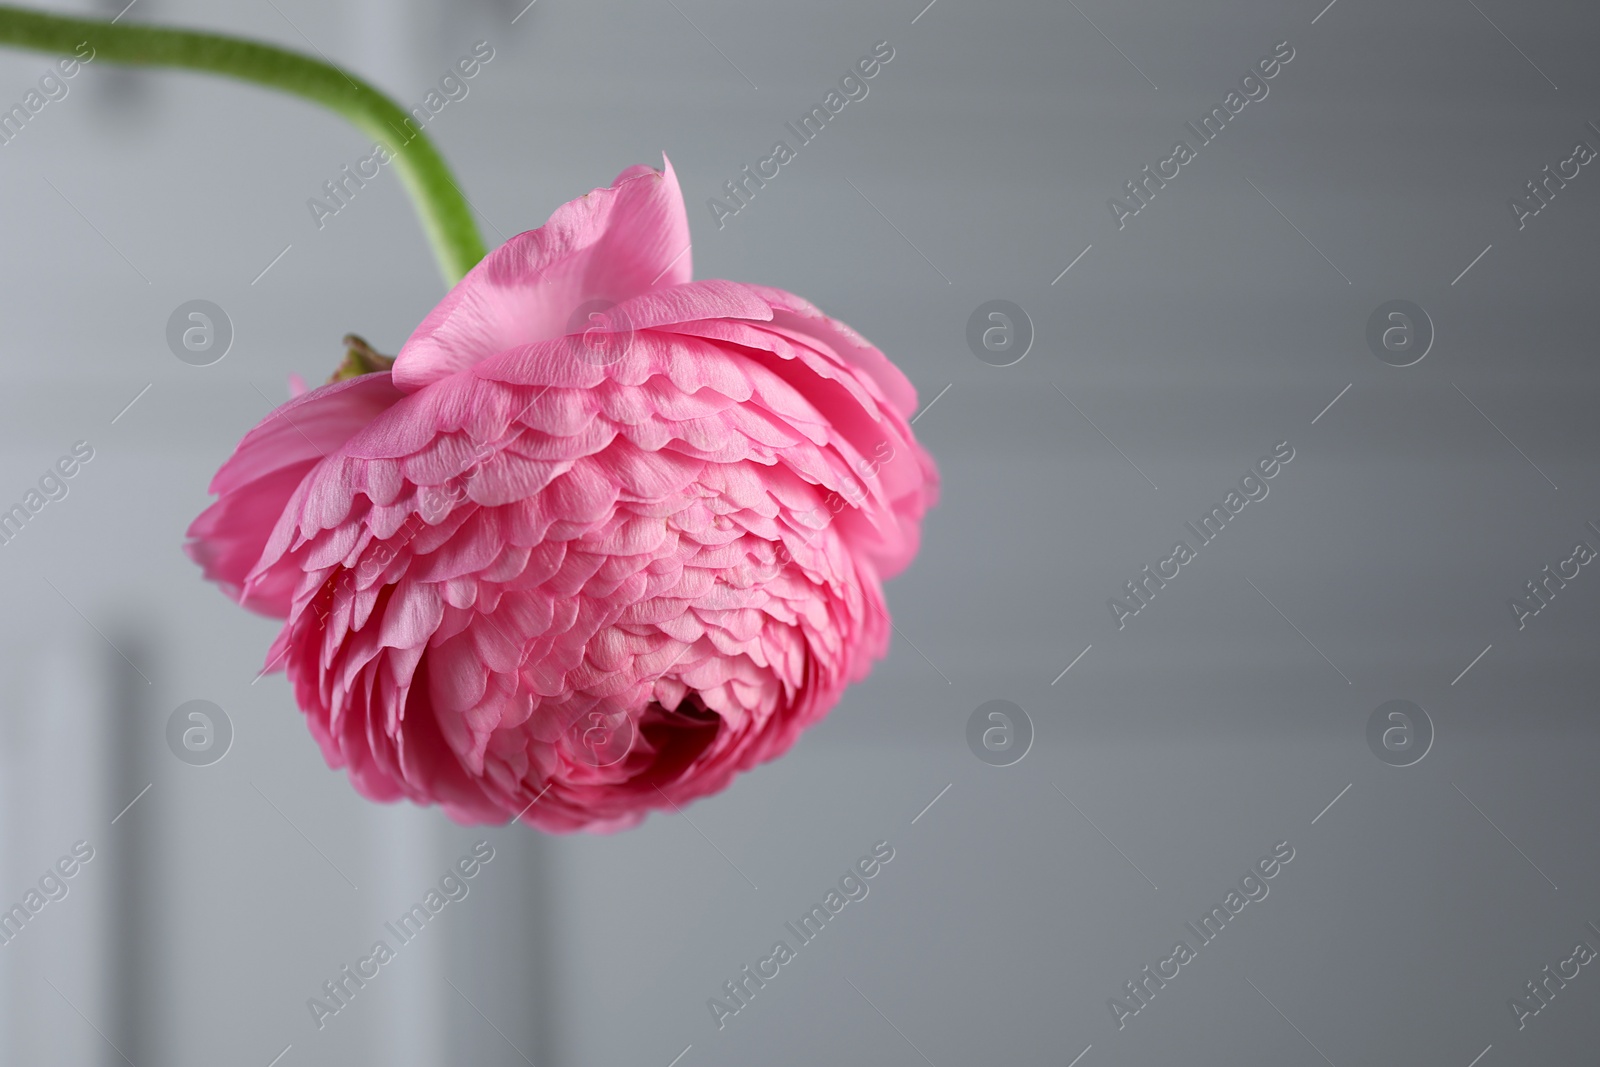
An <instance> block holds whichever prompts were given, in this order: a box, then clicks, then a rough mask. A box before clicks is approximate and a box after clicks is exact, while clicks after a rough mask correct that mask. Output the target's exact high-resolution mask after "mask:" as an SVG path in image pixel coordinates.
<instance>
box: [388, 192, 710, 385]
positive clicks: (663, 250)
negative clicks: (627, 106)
mask: <svg viewBox="0 0 1600 1067" xmlns="http://www.w3.org/2000/svg"><path fill="white" fill-rule="evenodd" d="M692 258H693V254H692V253H691V252H690V250H689V218H688V215H687V213H686V212H685V211H684V206H683V193H682V192H681V191H680V190H679V188H678V177H677V175H676V174H674V173H673V170H672V163H671V162H670V161H665V163H664V168H663V170H661V171H655V170H652V169H650V168H649V167H643V166H635V167H629V168H628V169H627V170H625V171H623V172H622V173H621V174H619V175H618V176H617V180H616V181H615V182H614V183H613V184H612V185H611V187H610V188H608V189H596V190H594V191H593V192H591V193H589V194H588V195H586V196H583V197H581V198H579V199H577V200H574V201H572V202H570V203H568V204H565V205H563V206H562V207H561V208H559V209H558V210H557V211H556V212H555V214H553V215H551V216H550V221H549V222H547V223H545V225H544V226H542V227H540V228H539V229H537V230H530V231H528V232H527V233H520V234H518V235H517V236H515V237H513V238H512V239H511V240H509V241H507V242H506V243H505V244H503V245H501V246H500V247H499V248H497V249H495V250H494V251H493V252H491V253H489V255H488V256H486V257H484V259H483V261H482V262H481V263H479V264H478V265H477V266H475V267H473V268H472V270H471V271H470V272H469V273H468V274H467V276H466V277H465V278H463V279H462V280H461V282H460V284H458V285H457V286H456V287H455V288H454V289H452V290H451V291H450V295H448V296H447V297H445V298H444V300H443V301H441V302H440V304H439V306H438V307H436V308H434V309H433V311H432V312H430V313H429V315H428V317H427V318H425V319H423V320H422V324H421V325H420V326H418V327H417V329H416V331H415V332H414V333H412V335H411V338H410V340H408V341H407V342H406V343H405V345H404V347H402V348H401V350H400V355H399V357H398V358H397V359H396V361H395V366H394V378H395V384H396V385H398V386H399V387H400V388H401V389H403V390H405V391H406V392H408V393H409V392H414V391H416V390H417V389H420V388H422V387H423V386H424V385H427V384H429V383H430V382H435V381H438V380H439V379H441V378H443V377H445V376H447V375H449V374H453V373H455V372H456V371H459V370H463V369H465V368H466V367H470V366H471V365H472V364H474V363H476V362H478V361H479V360H481V359H484V358H485V357H487V356H490V355H493V354H494V353H496V352H500V351H503V350H504V349H507V348H511V347H514V346H516V345H522V344H527V343H529V342H532V341H545V340H549V339H551V338H555V337H560V336H563V335H565V334H568V333H572V332H574V324H573V321H572V320H573V316H574V314H577V313H580V312H581V311H582V310H584V308H585V305H588V304H595V305H597V306H604V305H606V304H616V303H620V302H621V301H623V300H626V299H628V298H629V297H631V296H635V295H637V294H639V293H642V292H645V291H646V290H648V289H651V288H653V287H655V286H657V285H665V286H670V285H676V284H678V283H679V282H685V281H688V280H689V278H690V277H691V276H692V273H693V272H692V263H691V260H692ZM589 321H590V320H589V319H588V318H587V316H586V315H585V316H584V317H583V318H582V322H581V325H583V326H587V325H588V324H589Z"/></svg>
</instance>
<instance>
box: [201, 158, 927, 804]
mask: <svg viewBox="0 0 1600 1067" xmlns="http://www.w3.org/2000/svg"><path fill="white" fill-rule="evenodd" d="M688 249H689V224H688V218H687V216H686V214H685V212H684V206H683V196H682V193H681V192H680V191H679V188H678V182H677V179H676V177H675V176H674V175H673V172H672V168H671V164H670V163H668V164H667V167H666V170H665V171H664V172H660V171H655V170H653V169H650V168H648V167H633V168H630V169H628V170H626V171H624V172H623V173H622V174H621V175H619V176H618V178H617V180H616V182H615V184H613V185H612V186H611V187H610V188H607V189H596V190H595V191H594V192H591V193H589V194H588V195H587V196H584V197H582V198H581V199H578V200H574V201H572V202H571V203H569V204H567V205H565V206H564V207H562V208H561V209H560V210H558V211H557V212H556V213H555V214H554V215H553V216H551V218H550V221H549V222H548V223H547V224H546V225H545V226H544V227H543V228H542V229H538V230H534V231H531V232H528V233H523V234H520V235H518V236H516V237H513V238H512V239H511V240H510V241H508V242H506V244H505V245H503V246H501V247H500V248H499V249H497V250H495V251H494V252H492V253H491V254H490V255H489V256H488V257H487V258H485V259H484V260H483V262H481V263H479V264H478V265H477V266H476V267H474V268H473V269H472V271H471V272H470V273H469V274H468V275H467V276H466V277H465V278H463V279H462V280H461V282H460V283H459V284H457V285H456V287H455V288H454V289H452V290H451V292H450V294H449V295H448V296H446V297H445V299H444V301H443V302H442V303H441V304H439V306H438V307H436V308H435V309H434V310H433V312H432V313H431V314H429V315H428V317H427V318H426V319H424V320H423V322H422V324H421V325H420V326H419V327H418V328H417V330H416V332H415V333H413V334H412V335H411V338H410V339H409V340H408V341H407V342H406V343H405V345H404V347H402V348H401V350H400V353H399V355H398V357H396V359H395V361H394V364H393V367H392V369H390V370H387V371H383V372H379V373H368V374H362V375H360V376H357V377H353V378H349V379H348V380H342V381H337V382H334V383H333V384H330V385H326V386H323V387H322V388H319V389H314V390H312V391H310V392H306V393H304V394H303V395H300V396H296V397H295V398H294V399H292V400H290V401H289V402H288V403H287V404H285V405H283V406H282V407H280V408H279V409H278V410H277V411H275V412H273V413H272V414H271V415H270V416H268V417H267V418H266V419H265V420H264V421H263V422H262V423H261V425H259V426H257V427H256V428H255V429H254V430H252V431H251V432H250V433H249V434H248V435H246V436H245V438H244V440H243V441H242V442H240V444H239V447H238V448H237V449H236V450H235V452H234V454H233V456H232V457H231V458H230V459H229V460H228V461H227V463H225V464H224V465H223V467H222V469H221V470H220V471H218V473H217V476H216V478H215V479H214V480H213V482H212V484H211V491H212V492H213V493H215V494H217V496H218V497H219V499H218V500H217V502H216V503H215V504H213V505H212V506H211V507H210V508H209V509H207V510H206V512H205V513H204V514H202V515H201V516H200V517H199V518H198V519H197V520H195V523H194V525H193V526H192V527H191V528H190V530H189V534H190V537H191V542H190V544H189V545H188V551H189V553H190V555H191V556H192V557H193V558H194V559H195V560H196V561H197V562H198V563H199V564H200V565H201V566H202V567H203V568H204V569H205V573H206V577H208V578H210V579H211V580H212V581H215V582H217V583H218V584H219V585H221V586H222V587H223V588H224V589H225V590H226V591H227V592H228V593H229V594H230V595H231V596H232V597H234V598H235V599H236V600H238V601H239V603H241V604H243V605H244V606H246V607H248V608H252V609H254V610H256V611H259V612H262V613H264V614H268V615H272V616H275V617H279V618H282V619H284V620H285V622H284V626H283V629H282V631H281V633H280V634H279V636H278V639H277V641H276V642H275V643H274V645H273V647H272V649H271V650H270V652H269V654H268V665H269V666H277V665H280V664H281V665H282V666H283V668H284V669H286V670H287V673H288V677H289V680H290V682H291V683H292V684H293V686H294V691H295V695H296V698H297V700H298V702H299V704H300V706H301V708H303V709H304V711H305V714H306V719H307V721H308V722H309V724H310V726H311V731H312V733H313V734H314V735H315V736H316V738H317V741H318V743H319V744H320V745H321V746H322V751H323V755H324V756H325V757H326V759H327V761H328V763H329V764H330V765H332V766H334V767H345V768H347V769H348V771H349V774H350V778H351V780H352V781H353V782H354V783H355V786H356V788H357V789H358V790H359V791H360V792H361V793H363V794H364V795H366V796H368V797H370V798H372V799H375V800H385V801H390V800H398V799H400V798H402V797H403V798H408V799H410V800H412V801H415V802H418V803H432V802H437V803H439V804H441V805H443V806H444V808H445V810H446V811H447V812H448V813H449V814H450V816H451V817H453V818H455V819H457V820H459V821H462V822H489V821H502V820H505V819H508V818H510V817H512V816H514V815H517V814H519V813H520V814H521V815H522V818H523V819H524V820H526V821H527V822H530V823H533V824H535V825H537V826H539V827H541V828H543V829H545V830H551V831H570V830H579V829H585V830H599V831H607V830H617V829H621V828H624V827H628V826H632V825H634V824H636V823H638V822H639V821H640V820H641V819H642V818H643V817H644V815H645V813H646V812H647V811H648V810H649V809H651V808H666V807H669V806H674V805H682V804H685V803H687V802H689V801H691V800H693V799H695V798H697V797H702V796H706V795H707V794H710V793H715V792H717V791H719V790H721V789H723V788H724V787H725V786H727V785H728V783H729V782H730V780H731V779H732V778H733V776H734V775H735V774H737V773H738V772H740V771H743V770H747V769H749V768H751V767H753V766H754V765H755V764H757V763H759V762H762V761H765V760H770V759H773V758H775V757H776V756H778V755H780V754H782V753H783V752H784V751H785V750H787V749H788V748H789V746H790V745H792V744H793V743H794V741H795V739H796V737H797V736H798V735H799V733H800V731H801V730H803V729H804V728H805V727H807V726H809V725H811V724H812V723H815V722H816V721H817V720H819V719H820V718H821V717H822V716H823V715H825V714H826V713H827V712H828V710H829V709H830V708H832V707H833V705H834V704H835V703H836V702H837V701H838V699H839V696H840V694H841V693H842V692H843V690H844V688H845V686H846V685H848V684H849V683H851V682H854V681H857V680H859V679H861V678H863V677H864V676H865V675H866V674H867V672H868V670H869V668H870V666H871V664H872V662H873V661H874V660H875V659H877V658H879V657H881V656H882V655H883V654H884V652H885V651H886V649H887V646H888V640H889V632H890V625H889V619H888V615H887V611H886V608H885V606H884V600H883V589H882V583H883V581H884V579H886V578H889V577H891V576H892V575H894V574H895V573H897V572H899V571H900V570H902V569H903V568H905V567H906V565H907V564H908V563H909V562H910V561H911V558H912V557H913V556H914V555H915V553H916V550H917V543H918V536H919V525H920V522H921V519H922V515H923V512H924V511H925V510H926V509H927V508H928V507H929V506H930V505H931V504H932V502H933V499H934V496H935V495H936V491H937V473H936V471H935V469H934V466H933V463H932V461H931V460H930V459H929V457H928V455H927V454H926V453H925V452H924V451H923V449H922V448H921V447H920V446H919V445H918V444H917V442H916V440H915V439H914V438H913V436H912V432H911V427H910V425H909V424H908V422H907V419H908V418H909V417H910V416H911V414H912V412H913V411H914V410H915V403H916V395H915V392H914V391H913V389H912V388H911V385H910V383H909V382H907V380H906V378H905V376H904V375H902V374H901V373H900V371H899V370H897V369H896V368H895V367H894V366H893V364H891V363H890V362H889V361H888V359H886V358H885V357H884V355H883V354H882V353H881V352H879V351H878V350H877V349H876V348H874V347H873V346H872V345H870V344H868V343H867V342H866V341H865V340H863V339H862V338H861V337H860V336H859V335H857V334H856V333H855V332H853V331H852V330H850V329H849V328H848V327H847V326H845V325H843V324H842V323H838V322H835V321H834V320H832V319H829V318H827V317H825V316H823V315H822V314H821V313H820V312H818V311H817V310H816V309H815V308H813V307H812V306H811V305H810V304H808V303H806V302H805V301H804V300H801V299H800V298H798V297H795V296H792V295H790V294H789V293H786V292H783V291H781V290H777V289H770V288H765V287H763V286H756V285H744V284H740V283H736V282H727V281H699V282H696V281H691V280H690V256H689V251H688Z"/></svg>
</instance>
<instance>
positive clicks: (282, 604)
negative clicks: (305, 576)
mask: <svg viewBox="0 0 1600 1067" xmlns="http://www.w3.org/2000/svg"><path fill="white" fill-rule="evenodd" d="M402 396H403V394H402V393H400V392H399V391H398V390H397V389H395V387H394V385H393V384H392V383H391V382H390V381H389V376H388V375H387V374H368V375H364V376H362V377H360V378H351V379H348V380H346V381H342V382H336V383H334V384H333V385H326V386H323V387H322V388H320V389H316V390H313V391H311V392H308V393H303V394H301V395H299V396H297V397H295V398H294V399H293V400H290V401H289V402H288V403H287V404H284V405H283V406H282V407H280V408H278V409H277V410H276V411H274V412H273V413H272V414H270V415H268V416H267V417H266V418H265V419H264V420H262V422H261V423H260V425H258V426H257V427H256V428H255V429H253V430H251V431H250V432H249V433H248V434H246V435H245V438H244V440H242V441H240V442H239V446H238V447H237V448H235V449H234V450H233V456H232V457H231V458H229V460H228V461H227V462H226V463H224V464H223V465H222V469H220V470H219V471H217V475H216V477H215V478H213V479H212V480H211V491H212V492H213V493H216V494H218V496H219V499H218V500H217V502H216V503H215V504H213V505H211V507H209V508H207V509H206V510H205V511H204V512H202V513H201V514H200V517H199V518H197V519H195V520H194V522H193V523H192V524H191V525H190V526H189V538H190V541H189V543H188V544H186V545H185V546H184V551H185V552H187V553H188V555H189V558H190V559H192V560H194V561H195V562H196V563H198V564H200V566H201V567H202V568H203V569H204V571H205V576H206V577H207V578H209V579H211V580H212V581H214V582H216V583H217V584H218V585H220V586H222V588H223V589H224V590H225V591H226V592H227V594H228V595H229V596H231V597H232V598H233V599H235V600H237V601H238V602H239V603H240V604H242V605H243V606H245V607H247V608H249V609H250V610H252V611H258V612H260V613H262V614H263V615H271V616H274V617H277V618H283V617H285V616H287V615H288V614H289V608H290V598H291V595H292V594H293V592H294V586H295V583H296V582H298V581H299V578H300V572H299V570H298V568H282V569H279V570H278V571H275V572H273V573H271V574H269V575H268V576H267V577H266V578H264V579H258V580H257V581H256V582H254V583H251V584H250V587H249V589H248V590H246V578H247V577H248V576H249V574H250V571H251V570H252V569H253V568H254V567H255V565H256V562H257V561H258V560H259V559H260V558H261V552H262V549H263V548H265V547H266V544H267V539H268V537H269V536H270V535H271V533H272V529H273V527H274V526H275V525H276V524H277V522H278V520H279V518H280V517H281V516H282V514H283V512H284V510H285V508H286V507H287V505H288V503H289V500H290V498H291V497H293V496H294V494H295V491H296V490H297V489H298V488H299V486H300V483H301V482H302V481H303V480H304V478H305V476H306V475H307V474H308V473H310V471H311V469H312V468H313V467H315V466H316V465H317V464H318V463H319V462H321V461H322V459H323V457H324V456H326V455H328V454H330V453H332V452H335V451H337V450H338V449H339V448H341V447H342V446H343V445H344V443H345V442H346V441H348V440H349V439H350V438H351V437H352V436H353V435H354V434H355V433H356V432H357V431H359V430H360V429H361V428H362V427H363V426H366V425H367V424H368V423H370V422H371V421H372V420H373V419H374V418H376V417H377V416H378V415H379V414H381V413H382V412H383V411H385V410H387V409H388V408H389V406H390V405H392V404H394V402H395V401H397V400H399V399H401V397H402Z"/></svg>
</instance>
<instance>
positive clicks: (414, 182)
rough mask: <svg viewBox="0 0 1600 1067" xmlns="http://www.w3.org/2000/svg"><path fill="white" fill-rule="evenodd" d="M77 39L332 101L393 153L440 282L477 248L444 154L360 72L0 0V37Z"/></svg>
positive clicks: (20, 43) (124, 57)
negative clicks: (9, 4)
mask: <svg viewBox="0 0 1600 1067" xmlns="http://www.w3.org/2000/svg"><path fill="white" fill-rule="evenodd" d="M85 43H86V44H87V45H88V47H89V48H91V49H93V52H92V53H89V54H91V55H92V57H93V58H94V59H95V60H102V59H103V60H108V61H110V62H112V63H126V64H129V65H131V66H146V67H179V68H183V69H186V70H199V71H206V72H208V73H211V74H223V75H226V76H228V77H230V78H238V79H239V80H241V81H247V82H255V83H256V84H257V85H265V86H268V87H270V88H273V89H278V90H281V91H283V92H286V93H293V94H294V95H296V96H300V97H304V98H305V99H307V100H311V101H314V102H315V103H318V104H322V105H324V106H325V107H328V108H331V109H333V110H334V111H337V112H338V113H339V114H341V115H343V116H344V117H345V118H347V119H349V120H350V121H351V122H352V123H354V124H355V125H356V126H357V127H359V128H360V129H361V130H362V131H363V132H365V133H366V134H367V135H368V136H370V137H372V138H374V139H375V140H376V141H378V142H379V143H381V144H382V145H384V146H385V147H386V148H387V149H388V150H389V152H390V154H391V155H392V156H393V157H394V163H395V167H396V168H397V169H398V170H399V172H400V178H401V180H402V181H403V182H404V183H405V187H406V191H407V192H409V193H410V194H411V199H412V201H413V203H414V204H415V205H416V209H417V214H418V215H419V216H421V219H422V228H423V230H424V231H425V232H426V233H427V235H428V241H429V243H430V244H431V245H432V246H433V252H434V256H435V257H436V258H437V259H438V261H439V269H440V270H441V271H442V272H443V273H444V276H445V280H446V282H448V283H450V284H452V285H453V284H455V283H456V282H457V281H459V280H460V279H461V277H462V275H464V274H466V272H467V271H468V270H470V269H471V268H472V266H473V264H475V263H477V262H478V261H479V260H480V259H482V258H483V256H484V247H483V238H482V237H480V236H479V234H478V227H477V224H476V223H474V222H473V219H472V209H471V207H470V205H468V203H467V199H466V197H465V196H463V195H462V194H461V190H460V189H459V188H458V187H457V186H456V183H455V181H454V180H453V179H452V177H451V174H450V168H449V166H448V165H447V164H446V163H445V161H444V157H443V156H441V155H440V154H439V150H438V149H436V148H435V147H434V146H433V142H431V141H430V140H429V139H428V138H427V136H426V135H425V134H424V133H423V132H422V131H421V130H420V129H418V128H417V126H416V124H415V122H413V121H412V120H411V116H410V115H408V114H407V113H406V112H404V111H402V110H401V109H400V107H399V105H397V104H396V103H395V102H394V101H393V100H390V99H389V98H388V97H387V96H384V95H383V94H382V93H381V92H379V91H378V90H377V89H375V88H373V87H372V86H370V85H368V84H367V83H366V82H364V81H362V80H361V79H360V78H357V77H355V76H354V75H351V74H346V73H345V72H344V71H342V70H340V69H339V68H338V67H335V66H333V65H332V64H331V63H325V62H322V61H321V60H316V59H311V58H310V57H308V56H303V55H299V54H297V53H294V52H290V51H288V50H286V49H283V48H277V47H275V46H273V45H269V44H260V43H257V42H255V41H246V40H241V39H239V38H236V37H223V36H220V35H217V34H212V33H196V32H194V31H192V30H177V29H169V28H166V27H160V26H139V25H115V24H113V23H110V22H102V21H99V20H95V19H80V18H68V17H65V16H61V15H46V14H42V13H40V12H37V11H28V10H26V9H23V8H17V7H11V6H8V5H0V45H10V46H12V47H16V48H27V49H32V50H34V51H40V52H54V53H59V54H62V55H70V54H72V53H73V52H74V50H75V49H78V48H79V47H80V46H82V45H84V44H85Z"/></svg>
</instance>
